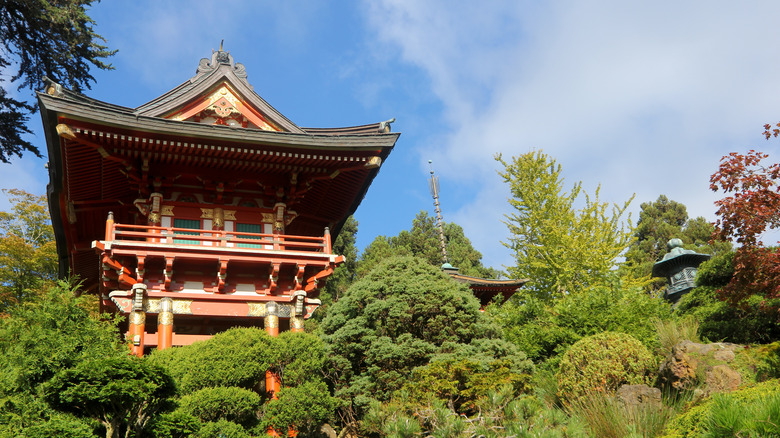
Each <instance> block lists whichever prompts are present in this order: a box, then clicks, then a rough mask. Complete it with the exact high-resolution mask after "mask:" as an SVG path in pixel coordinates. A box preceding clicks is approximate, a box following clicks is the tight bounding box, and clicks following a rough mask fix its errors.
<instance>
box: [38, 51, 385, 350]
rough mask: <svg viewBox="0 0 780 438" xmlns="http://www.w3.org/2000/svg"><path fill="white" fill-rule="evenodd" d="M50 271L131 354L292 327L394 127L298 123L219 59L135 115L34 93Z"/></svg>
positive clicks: (331, 261) (74, 97)
mask: <svg viewBox="0 0 780 438" xmlns="http://www.w3.org/2000/svg"><path fill="white" fill-rule="evenodd" d="M38 98H39V103H40V108H41V116H42V119H43V124H44V128H45V133H46V141H47V143H48V152H49V166H48V168H49V177H50V183H49V186H48V196H49V208H50V210H51V214H52V218H53V220H52V223H53V226H54V230H55V235H56V239H57V252H58V255H59V263H60V265H59V266H60V273H61V275H66V274H71V275H75V276H77V277H78V278H79V279H80V280H81V281H82V282H83V283H82V289H83V290H85V291H87V292H90V293H97V294H99V295H100V297H101V308H102V310H103V311H109V312H118V313H120V314H122V315H126V316H127V322H126V325H125V326H124V327H123V329H124V330H126V333H127V339H128V340H129V341H130V342H131V343H132V348H133V352H134V353H135V354H138V355H141V354H143V353H144V350H148V349H149V348H153V347H157V348H167V347H170V346H173V345H187V344H190V343H192V342H194V341H197V340H200V339H205V338H208V337H210V336H211V335H213V334H214V333H217V332H220V331H222V330H225V329H227V328H230V327H235V326H261V327H262V326H264V327H265V328H266V330H268V331H269V332H271V333H274V332H278V331H279V330H288V329H290V330H296V331H297V330H302V329H303V320H304V319H306V318H308V317H310V316H311V315H312V312H313V311H314V310H315V309H316V308H317V306H318V305H319V300H318V299H317V296H318V293H319V288H320V287H322V285H323V282H324V281H325V280H326V279H327V278H328V276H330V275H331V274H332V273H333V269H334V268H335V267H336V266H338V265H339V264H340V263H341V262H342V261H343V257H342V256H340V255H338V254H333V253H332V250H331V240H332V239H333V238H334V237H335V236H336V235H337V234H338V233H339V230H340V229H341V227H342V225H343V223H344V221H345V220H346V218H347V217H348V216H349V215H350V214H352V213H353V212H354V211H355V210H356V209H357V207H358V205H359V204H360V201H361V200H362V199H363V197H364V196H365V194H366V191H367V190H368V187H369V185H370V184H371V182H372V180H373V179H374V177H375V176H376V175H377V172H378V171H379V168H380V166H381V164H382V163H383V162H384V160H385V159H386V158H387V156H388V155H389V154H390V152H391V151H392V149H393V146H394V145H395V142H396V140H397V139H398V136H399V135H400V134H398V133H392V132H390V123H391V122H392V121H387V122H382V123H375V124H371V125H363V126H355V127H348V128H301V127H299V126H297V125H296V124H294V123H293V122H292V121H290V120H289V119H287V118H286V117H284V116H283V115H282V114H280V113H279V112H278V111H277V110H276V109H274V108H273V107H272V106H271V105H269V104H268V103H267V102H266V101H265V100H263V99H262V98H261V97H260V96H259V95H258V94H256V93H255V92H254V91H253V87H252V86H251V85H250V84H249V82H248V81H247V74H246V71H245V68H244V66H243V65H242V64H239V63H236V62H234V60H233V57H232V56H231V54H230V53H229V52H226V51H223V50H222V49H221V48H220V50H219V51H217V52H214V53H213V54H212V56H211V58H210V59H202V60H201V61H200V64H199V65H198V68H197V73H196V75H195V76H194V77H192V78H191V79H189V80H187V81H185V82H184V83H183V84H181V85H179V86H178V87H176V88H174V89H173V90H171V91H169V92H167V93H165V94H164V95H162V96H160V97H158V98H156V99H154V100H152V101H150V102H148V103H146V104H144V105H141V106H139V107H137V108H126V107H121V106H117V105H113V104H109V103H105V102H101V101H98V100H94V99H91V98H88V97H86V96H84V95H82V94H79V93H75V92H73V91H70V90H67V89H64V88H62V87H61V86H60V85H59V84H57V83H54V82H52V81H50V80H47V82H46V89H45V92H43V93H39V96H38Z"/></svg>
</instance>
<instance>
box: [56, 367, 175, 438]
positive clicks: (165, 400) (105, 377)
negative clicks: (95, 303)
mask: <svg viewBox="0 0 780 438" xmlns="http://www.w3.org/2000/svg"><path fill="white" fill-rule="evenodd" d="M43 390H44V393H45V397H46V400H47V401H48V402H49V404H51V405H52V406H53V407H54V408H55V409H57V410H60V411H63V412H70V413H72V414H75V415H77V416H80V417H85V418H92V419H96V420H98V421H100V423H101V424H103V426H105V428H106V438H115V437H119V436H120V434H121V433H122V431H124V436H125V437H130V436H134V435H135V436H137V435H138V434H139V433H140V432H141V431H143V430H144V428H145V427H146V425H147V423H148V422H149V420H151V419H152V418H153V416H154V415H156V414H157V413H158V412H160V411H162V410H164V409H166V408H168V407H169V398H170V397H172V396H173V395H174V394H175V392H176V386H175V384H174V382H173V379H172V378H171V377H170V376H169V375H168V374H167V373H166V372H165V370H163V369H162V368H160V367H157V366H154V365H151V364H149V363H146V362H145V361H144V359H139V358H136V357H134V356H128V355H123V356H116V357H109V358H99V359H92V360H87V361H84V362H81V363H79V364H78V365H76V366H75V367H74V368H70V369H66V370H62V371H60V372H59V373H57V375H55V376H54V378H53V379H51V380H50V381H49V382H47V383H46V384H44V385H43Z"/></svg>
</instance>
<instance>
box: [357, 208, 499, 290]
mask: <svg viewBox="0 0 780 438" xmlns="http://www.w3.org/2000/svg"><path fill="white" fill-rule="evenodd" d="M443 227H444V238H445V240H446V244H447V255H448V259H449V262H450V264H451V265H453V266H455V267H457V268H458V270H459V272H460V273H461V274H464V275H470V276H473V277H482V278H496V277H498V274H499V273H498V272H497V271H496V270H494V269H492V268H488V267H485V266H483V265H482V254H480V252H479V251H477V250H476V249H474V247H473V246H472V245H471V241H469V239H468V238H467V237H466V235H465V234H464V232H463V228H462V227H461V226H460V225H458V224H454V223H448V222H444V224H443ZM392 256H414V257H418V258H421V259H423V260H425V261H427V262H428V263H429V264H430V265H431V266H436V267H440V266H441V265H442V264H443V263H444V261H443V259H442V253H441V250H440V248H439V231H438V228H437V225H436V218H434V217H432V216H428V213H427V212H426V211H421V212H419V213H418V214H417V216H416V217H415V218H414V220H413V221H412V228H411V229H410V230H404V231H401V232H400V233H398V235H397V236H393V237H389V238H388V237H385V236H377V238H376V239H374V241H373V242H371V244H370V245H369V246H368V247H366V249H365V251H364V252H363V254H362V256H361V259H360V263H359V265H358V269H357V274H358V275H357V276H358V277H362V276H364V275H366V274H367V273H368V272H370V271H371V270H372V269H374V267H376V266H377V264H379V263H380V262H381V261H382V260H384V259H386V258H388V257H392Z"/></svg>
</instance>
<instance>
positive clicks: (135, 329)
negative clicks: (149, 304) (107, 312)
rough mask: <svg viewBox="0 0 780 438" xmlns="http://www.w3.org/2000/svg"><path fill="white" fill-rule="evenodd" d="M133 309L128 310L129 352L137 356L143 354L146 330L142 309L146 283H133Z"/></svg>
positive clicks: (144, 313) (144, 312) (144, 315)
mask: <svg viewBox="0 0 780 438" xmlns="http://www.w3.org/2000/svg"><path fill="white" fill-rule="evenodd" d="M132 291H133V310H131V311H130V325H129V327H128V329H129V330H128V331H129V332H130V333H129V334H130V352H131V353H132V354H134V355H136V356H138V357H142V356H143V355H144V332H145V330H146V311H145V310H144V295H145V294H146V285H145V284H143V283H136V284H134V285H133V288H132Z"/></svg>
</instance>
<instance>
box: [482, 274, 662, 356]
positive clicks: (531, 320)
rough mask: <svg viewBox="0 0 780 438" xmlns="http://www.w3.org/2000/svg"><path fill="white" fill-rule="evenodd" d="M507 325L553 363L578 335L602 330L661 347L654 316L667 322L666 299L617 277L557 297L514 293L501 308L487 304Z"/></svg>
mask: <svg viewBox="0 0 780 438" xmlns="http://www.w3.org/2000/svg"><path fill="white" fill-rule="evenodd" d="M488 312H489V313H491V314H493V315H495V318H496V320H497V321H498V322H499V324H501V326H502V327H503V328H504V337H505V339H506V340H507V341H509V342H512V343H514V344H515V345H517V347H518V348H519V349H520V350H521V351H524V352H525V353H526V354H527V355H528V357H530V358H531V359H533V360H534V362H537V363H539V362H543V361H551V363H550V364H549V365H550V366H553V367H554V366H555V365H556V364H557V361H558V359H559V356H560V355H561V354H563V352H564V351H566V349H567V348H568V347H569V346H570V345H572V344H574V343H575V342H577V341H579V340H580V339H582V338H584V337H586V336H591V335H595V334H597V333H600V332H603V331H614V332H621V333H627V334H630V335H632V336H634V337H635V338H637V339H639V340H640V341H641V342H642V343H643V344H644V345H645V346H647V347H648V348H650V349H655V348H656V347H657V346H658V338H657V336H656V331H655V325H654V323H653V321H654V320H656V319H657V320H668V319H669V318H671V315H672V310H671V307H670V305H669V304H668V303H666V302H664V301H663V300H659V299H657V298H654V297H652V296H650V295H649V294H647V293H645V292H644V291H643V290H642V289H641V288H639V287H626V286H623V284H622V283H620V282H619V281H617V280H614V279H613V281H612V282H610V283H608V284H605V285H603V286H599V287H594V288H592V289H589V290H586V291H583V292H581V293H578V294H570V295H565V296H563V297H561V298H558V299H556V300H553V301H552V302H550V301H548V300H543V299H540V298H535V297H522V298H521V297H514V298H512V299H510V300H509V301H508V302H506V303H505V304H504V305H503V306H500V307H498V306H493V307H490V308H488Z"/></svg>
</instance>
